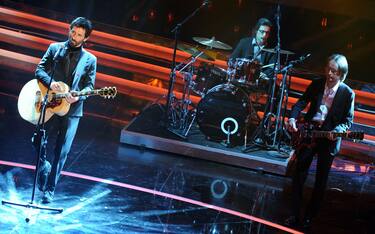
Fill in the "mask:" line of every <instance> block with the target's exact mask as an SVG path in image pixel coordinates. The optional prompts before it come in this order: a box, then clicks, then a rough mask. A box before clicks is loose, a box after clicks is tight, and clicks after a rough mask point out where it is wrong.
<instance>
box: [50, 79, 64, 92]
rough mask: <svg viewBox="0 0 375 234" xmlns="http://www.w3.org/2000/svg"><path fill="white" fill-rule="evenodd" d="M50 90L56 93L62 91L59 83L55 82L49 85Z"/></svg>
mask: <svg viewBox="0 0 375 234" xmlns="http://www.w3.org/2000/svg"><path fill="white" fill-rule="evenodd" d="M51 89H52V90H53V91H58V92H61V91H63V87H61V85H60V84H59V82H55V81H54V82H52V83H51Z"/></svg>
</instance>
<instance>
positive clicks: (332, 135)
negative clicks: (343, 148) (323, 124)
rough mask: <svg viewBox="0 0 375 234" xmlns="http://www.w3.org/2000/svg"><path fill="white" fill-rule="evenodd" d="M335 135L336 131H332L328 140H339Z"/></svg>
mask: <svg viewBox="0 0 375 234" xmlns="http://www.w3.org/2000/svg"><path fill="white" fill-rule="evenodd" d="M334 133H335V131H331V132H329V134H328V137H327V138H328V139H329V140H330V141H335V140H336V139H337V137H335V136H334Z"/></svg>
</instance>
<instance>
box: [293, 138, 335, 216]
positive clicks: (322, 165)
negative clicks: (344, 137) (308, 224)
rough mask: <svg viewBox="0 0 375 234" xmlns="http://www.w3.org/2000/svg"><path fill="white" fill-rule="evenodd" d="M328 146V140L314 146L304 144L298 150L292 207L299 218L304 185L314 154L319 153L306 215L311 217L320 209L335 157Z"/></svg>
mask: <svg viewBox="0 0 375 234" xmlns="http://www.w3.org/2000/svg"><path fill="white" fill-rule="evenodd" d="M328 146H329V142H328V140H326V141H323V142H321V143H318V144H317V145H315V146H314V147H307V146H304V147H302V148H301V149H300V150H298V152H297V163H296V170H295V171H294V173H293V178H292V186H293V187H292V208H293V212H294V215H295V216H296V217H297V218H300V217H301V210H302V207H303V206H302V202H303V187H304V183H305V181H306V178H307V175H308V171H309V168H310V165H311V162H312V160H313V157H314V155H317V168H316V175H315V184H314V188H313V192H312V195H311V199H310V202H309V204H308V206H307V209H306V213H305V215H304V217H305V218H308V219H311V218H313V217H315V216H316V215H317V213H318V211H319V208H320V204H321V202H322V200H323V198H324V192H325V189H326V186H327V180H328V174H329V171H330V169H331V165H332V161H333V159H334V156H332V155H331V154H330V153H329V151H328V148H329V147H328Z"/></svg>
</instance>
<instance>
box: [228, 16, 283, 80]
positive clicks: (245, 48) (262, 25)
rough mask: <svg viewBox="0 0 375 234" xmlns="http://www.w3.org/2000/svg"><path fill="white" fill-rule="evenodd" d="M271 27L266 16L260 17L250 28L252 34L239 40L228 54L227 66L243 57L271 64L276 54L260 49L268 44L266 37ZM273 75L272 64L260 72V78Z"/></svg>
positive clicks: (231, 65)
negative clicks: (229, 54)
mask: <svg viewBox="0 0 375 234" xmlns="http://www.w3.org/2000/svg"><path fill="white" fill-rule="evenodd" d="M271 29H272V23H271V21H270V20H268V19H266V18H260V19H259V20H258V21H257V23H256V25H255V27H254V28H253V29H252V35H251V36H250V37H245V38H242V39H241V40H240V42H239V43H238V44H237V46H236V48H235V49H234V51H233V53H232V54H231V56H230V59H229V61H228V66H229V67H233V66H234V65H235V62H236V59H238V58H245V59H250V60H254V61H257V62H259V63H260V64H261V65H269V64H273V63H274V62H275V61H276V54H275V53H270V52H266V51H262V49H264V48H266V47H267V45H268V38H269V36H270V33H271ZM272 76H273V66H268V67H267V68H266V69H264V70H262V72H261V73H260V78H263V79H268V77H272Z"/></svg>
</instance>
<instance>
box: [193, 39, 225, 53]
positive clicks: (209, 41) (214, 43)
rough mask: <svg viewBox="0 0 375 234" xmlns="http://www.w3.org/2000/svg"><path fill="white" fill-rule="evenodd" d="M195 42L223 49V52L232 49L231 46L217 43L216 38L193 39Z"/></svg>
mask: <svg viewBox="0 0 375 234" xmlns="http://www.w3.org/2000/svg"><path fill="white" fill-rule="evenodd" d="M193 40H194V41H196V42H198V43H199V44H202V45H205V46H208V47H211V48H216V49H222V50H231V49H232V47H231V46H230V45H227V44H225V43H224V42H221V41H216V40H215V37H212V38H206V37H193Z"/></svg>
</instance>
